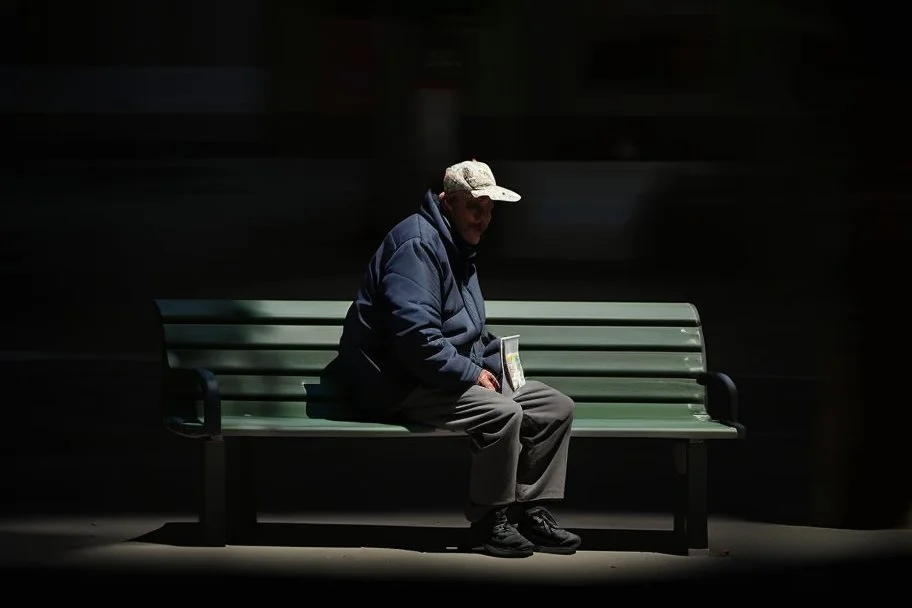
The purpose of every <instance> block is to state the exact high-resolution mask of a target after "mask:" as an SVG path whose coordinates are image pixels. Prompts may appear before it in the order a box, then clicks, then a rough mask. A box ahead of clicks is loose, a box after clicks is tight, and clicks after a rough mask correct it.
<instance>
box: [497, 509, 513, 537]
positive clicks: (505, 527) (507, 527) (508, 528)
mask: <svg viewBox="0 0 912 608" xmlns="http://www.w3.org/2000/svg"><path fill="white" fill-rule="evenodd" d="M513 530H514V528H513V524H511V523H510V520H509V519H507V515H506V513H498V514H497V515H496V516H495V518H494V532H495V533H496V534H510V533H512V532H513Z"/></svg>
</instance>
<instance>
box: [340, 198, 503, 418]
mask: <svg viewBox="0 0 912 608" xmlns="http://www.w3.org/2000/svg"><path fill="white" fill-rule="evenodd" d="M475 255H476V252H475V249H474V248H473V247H471V246H469V245H468V244H467V243H466V242H465V241H464V240H463V239H462V238H461V237H460V236H459V233H458V232H456V231H455V230H453V229H451V227H450V224H449V222H448V221H447V220H446V218H444V216H443V214H442V211H441V209H440V201H439V199H438V198H437V196H436V195H435V194H434V193H433V192H431V191H428V192H427V193H426V195H425V197H424V201H423V202H422V204H421V206H420V207H419V209H418V211H417V212H416V213H414V214H412V215H410V216H409V217H407V218H405V219H404V220H402V221H401V222H399V223H398V224H397V225H396V226H395V227H393V229H392V230H390V231H389V233H387V235H386V237H385V238H384V239H383V241H382V243H381V244H380V246H379V247H378V249H377V250H376V252H375V253H374V255H373V256H372V257H371V260H370V263H369V264H368V267H367V270H366V271H365V273H364V276H363V279H362V282H361V286H360V288H359V289H358V292H357V295H356V297H355V299H354V301H353V302H352V304H351V306H350V308H349V310H348V313H347V315H346V318H345V324H344V328H343V331H342V337H341V340H340V343H339V359H338V363H339V364H340V365H339V370H340V372H341V377H342V379H343V380H344V383H345V388H346V389H347V390H348V392H349V394H350V398H351V399H352V400H353V401H354V402H355V404H356V405H357V406H358V407H359V409H360V410H361V411H362V412H363V413H365V414H367V415H369V416H380V417H382V415H383V414H384V412H385V410H386V409H387V408H388V407H389V406H391V405H394V404H395V403H397V402H399V401H401V400H402V399H403V398H404V397H406V396H407V395H408V394H409V393H410V392H411V391H412V390H413V389H414V388H415V387H417V386H425V387H434V388H440V389H445V390H450V391H455V392H463V391H465V390H466V389H468V388H469V387H471V386H472V385H474V384H476V383H477V381H478V376H479V375H480V374H481V370H482V367H485V368H487V369H489V370H491V371H492V372H493V373H494V374H495V376H497V377H498V378H501V377H502V373H503V369H502V365H501V362H500V356H499V351H500V339H499V338H497V337H495V336H494V335H493V334H491V332H489V331H488V329H487V326H486V322H485V303H484V297H483V296H482V293H481V287H480V286H479V284H478V275H477V272H476V267H475Z"/></svg>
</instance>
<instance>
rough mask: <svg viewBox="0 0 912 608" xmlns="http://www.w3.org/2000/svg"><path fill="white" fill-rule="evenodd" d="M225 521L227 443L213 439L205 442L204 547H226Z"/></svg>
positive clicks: (201, 522)
mask: <svg viewBox="0 0 912 608" xmlns="http://www.w3.org/2000/svg"><path fill="white" fill-rule="evenodd" d="M225 521H226V520H225V442H224V441H223V440H222V439H211V440H207V441H204V442H203V504H202V509H200V524H201V525H202V529H203V539H202V541H203V544H204V545H206V546H210V547H224V546H225V543H226V540H227V539H226V526H225Z"/></svg>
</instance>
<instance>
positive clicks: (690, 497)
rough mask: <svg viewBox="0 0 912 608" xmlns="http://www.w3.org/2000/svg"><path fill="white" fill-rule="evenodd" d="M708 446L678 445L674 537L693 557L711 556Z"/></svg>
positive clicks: (676, 443)
mask: <svg viewBox="0 0 912 608" xmlns="http://www.w3.org/2000/svg"><path fill="white" fill-rule="evenodd" d="M706 469H707V467H706V443H705V442H703V441H696V440H695V441H688V440H682V441H676V442H675V470H676V472H677V488H676V497H675V511H674V534H675V538H676V539H677V540H678V542H679V543H680V545H681V546H682V547H683V548H686V550H687V553H688V554H690V555H708V554H709V530H708V513H707V509H706V474H707V471H706Z"/></svg>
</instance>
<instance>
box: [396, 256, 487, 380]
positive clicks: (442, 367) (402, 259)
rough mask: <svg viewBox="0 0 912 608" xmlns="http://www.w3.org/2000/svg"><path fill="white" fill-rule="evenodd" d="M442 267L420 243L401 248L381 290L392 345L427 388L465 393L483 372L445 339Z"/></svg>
mask: <svg viewBox="0 0 912 608" xmlns="http://www.w3.org/2000/svg"><path fill="white" fill-rule="evenodd" d="M441 281H442V278H441V275H440V264H439V262H438V261H437V259H436V256H435V255H434V254H433V253H432V252H431V251H429V250H428V248H427V247H426V246H425V245H423V244H422V243H421V242H420V241H418V240H416V239H414V240H411V241H408V242H406V243H403V244H402V245H401V246H400V247H399V248H398V249H397V250H396V252H395V253H393V255H392V256H391V257H390V259H389V261H388V262H387V268H386V272H385V273H384V277H383V279H382V283H381V287H382V290H383V293H384V294H385V295H386V298H387V300H388V301H389V304H390V308H391V313H392V314H391V318H390V329H391V334H392V339H393V343H394V344H393V346H394V348H395V350H396V353H397V354H398V355H399V358H400V359H401V361H402V362H403V363H404V365H405V366H406V367H407V368H408V369H409V370H411V371H412V372H413V373H414V374H415V375H416V376H417V377H418V378H419V379H420V380H421V381H422V382H423V383H424V384H425V385H427V386H432V387H437V388H442V389H446V390H465V389H467V388H469V387H470V386H472V385H474V384H476V383H477V382H478V376H479V375H480V374H481V367H480V366H479V365H477V364H475V363H474V362H472V360H471V359H470V358H469V357H466V356H464V355H461V354H459V352H458V351H457V350H456V348H455V347H454V346H453V345H452V344H451V343H450V342H449V340H447V339H446V338H445V337H444V336H443V332H442V331H441V327H442V312H441V310H442V302H441V293H442V291H443V290H442V288H441V287H442V285H441Z"/></svg>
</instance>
